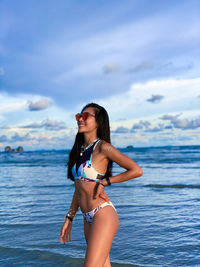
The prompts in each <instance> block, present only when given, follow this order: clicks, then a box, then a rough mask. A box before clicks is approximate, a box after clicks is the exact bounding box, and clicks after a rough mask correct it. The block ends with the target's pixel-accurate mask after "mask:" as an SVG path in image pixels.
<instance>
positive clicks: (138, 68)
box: [128, 61, 154, 73]
mask: <svg viewBox="0 0 200 267" xmlns="http://www.w3.org/2000/svg"><path fill="white" fill-rule="evenodd" d="M153 67H154V66H153V63H152V62H150V61H144V62H142V63H140V64H138V65H136V66H135V67H134V68H130V69H129V70H128V72H131V73H137V72H140V71H146V70H151V69H153Z"/></svg>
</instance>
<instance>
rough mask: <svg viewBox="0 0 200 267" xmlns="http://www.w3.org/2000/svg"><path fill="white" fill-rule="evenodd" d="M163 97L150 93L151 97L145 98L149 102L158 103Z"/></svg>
mask: <svg viewBox="0 0 200 267" xmlns="http://www.w3.org/2000/svg"><path fill="white" fill-rule="evenodd" d="M163 98H164V96H162V95H152V97H151V98H149V99H147V101H149V102H151V103H156V104H157V103H159V102H160V101H161V100H162V99H163Z"/></svg>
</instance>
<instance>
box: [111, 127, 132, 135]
mask: <svg viewBox="0 0 200 267" xmlns="http://www.w3.org/2000/svg"><path fill="white" fill-rule="evenodd" d="M128 132H130V129H129V128H126V127H123V126H120V127H118V128H117V129H116V130H115V131H113V133H120V134H121V133H122V134H123V133H128Z"/></svg>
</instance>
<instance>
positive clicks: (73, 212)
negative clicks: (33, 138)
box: [66, 190, 79, 220]
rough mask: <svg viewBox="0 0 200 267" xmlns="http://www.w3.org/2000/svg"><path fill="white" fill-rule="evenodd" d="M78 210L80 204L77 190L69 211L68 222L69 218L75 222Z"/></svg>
mask: <svg viewBox="0 0 200 267" xmlns="http://www.w3.org/2000/svg"><path fill="white" fill-rule="evenodd" d="M78 208H79V204H78V199H77V192H76V190H75V191H74V195H73V198H72V202H71V205H70V208H69V211H68V213H67V214H66V220H67V219H68V218H69V219H70V218H71V219H72V220H73V218H74V217H75V215H76V213H77V211H78Z"/></svg>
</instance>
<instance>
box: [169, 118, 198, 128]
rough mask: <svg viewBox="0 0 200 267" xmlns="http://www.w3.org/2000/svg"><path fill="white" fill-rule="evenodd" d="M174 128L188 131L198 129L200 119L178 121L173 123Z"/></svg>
mask: <svg viewBox="0 0 200 267" xmlns="http://www.w3.org/2000/svg"><path fill="white" fill-rule="evenodd" d="M171 123H172V124H173V126H174V128H178V129H182V130H187V129H197V128H199V127H200V118H198V119H195V120H188V119H177V120H173V121H171Z"/></svg>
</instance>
